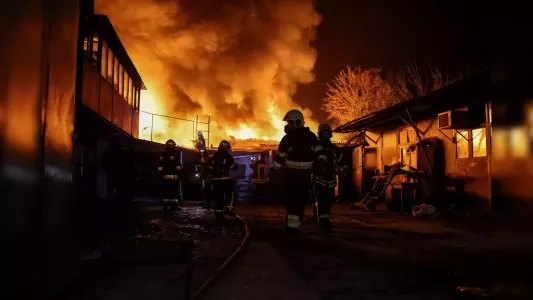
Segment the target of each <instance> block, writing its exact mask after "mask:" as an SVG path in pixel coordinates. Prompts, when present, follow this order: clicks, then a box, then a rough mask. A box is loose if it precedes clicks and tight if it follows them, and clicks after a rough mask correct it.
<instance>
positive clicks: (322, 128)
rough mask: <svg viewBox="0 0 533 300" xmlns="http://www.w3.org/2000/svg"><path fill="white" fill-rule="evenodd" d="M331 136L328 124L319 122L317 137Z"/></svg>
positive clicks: (328, 137) (327, 137)
mask: <svg viewBox="0 0 533 300" xmlns="http://www.w3.org/2000/svg"><path fill="white" fill-rule="evenodd" d="M332 136H333V132H332V130H331V127H330V126H329V125H328V124H320V125H319V126H318V138H319V139H320V138H321V137H323V138H326V139H330V138H331V137H332Z"/></svg>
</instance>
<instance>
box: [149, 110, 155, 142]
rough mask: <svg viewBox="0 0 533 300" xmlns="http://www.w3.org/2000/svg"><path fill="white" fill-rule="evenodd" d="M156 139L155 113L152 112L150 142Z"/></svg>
mask: <svg viewBox="0 0 533 300" xmlns="http://www.w3.org/2000/svg"><path fill="white" fill-rule="evenodd" d="M153 141H154V114H152V125H151V126H150V142H153Z"/></svg>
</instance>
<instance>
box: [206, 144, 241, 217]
mask: <svg viewBox="0 0 533 300" xmlns="http://www.w3.org/2000/svg"><path fill="white" fill-rule="evenodd" d="M230 150H231V145H230V143H229V142H228V141H222V142H220V145H219V146H218V150H217V152H215V154H214V155H213V157H212V158H211V174H212V180H213V188H214V190H215V215H216V217H217V219H223V218H224V205H225V204H229V206H230V209H231V207H232V204H233V203H232V198H233V180H232V178H231V175H230V171H231V170H236V169H237V165H236V164H235V159H234V158H233V156H232V155H231V154H230Z"/></svg>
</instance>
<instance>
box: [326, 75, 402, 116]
mask: <svg viewBox="0 0 533 300" xmlns="http://www.w3.org/2000/svg"><path fill="white" fill-rule="evenodd" d="M399 100H400V98H399V97H398V96H397V95H396V92H395V89H394V88H393V87H392V86H391V85H390V84H388V83H387V82H385V81H384V80H383V78H382V77H381V69H367V70H363V69H361V67H359V66H357V67H355V68H352V67H349V66H348V67H347V69H346V70H342V71H341V72H340V73H339V74H338V75H337V76H336V77H335V79H334V80H333V82H332V83H331V84H328V86H327V90H326V96H325V98H324V104H323V105H322V109H323V110H324V111H326V112H327V113H328V114H329V117H328V118H329V119H330V120H331V121H332V122H333V125H334V126H337V125H341V124H345V123H347V122H349V121H351V120H354V119H356V118H359V117H362V116H364V115H367V114H369V113H372V112H375V111H377V110H380V109H383V108H386V107H387V106H390V105H392V104H394V103H396V102H398V101H399Z"/></svg>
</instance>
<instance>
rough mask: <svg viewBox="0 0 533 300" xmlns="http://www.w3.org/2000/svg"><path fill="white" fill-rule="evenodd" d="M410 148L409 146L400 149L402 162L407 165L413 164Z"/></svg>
mask: <svg viewBox="0 0 533 300" xmlns="http://www.w3.org/2000/svg"><path fill="white" fill-rule="evenodd" d="M408 150H409V148H408V147H405V148H401V149H400V151H401V153H400V155H401V159H402V164H405V165H410V164H411V155H410V153H409V151H408Z"/></svg>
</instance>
